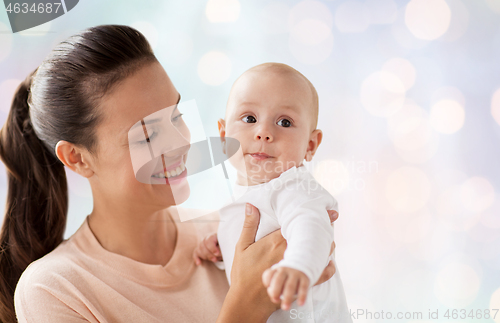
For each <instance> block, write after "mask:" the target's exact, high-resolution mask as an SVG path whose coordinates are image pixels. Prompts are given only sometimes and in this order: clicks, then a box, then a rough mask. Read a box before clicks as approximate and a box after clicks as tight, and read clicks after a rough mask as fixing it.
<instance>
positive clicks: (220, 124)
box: [217, 119, 226, 138]
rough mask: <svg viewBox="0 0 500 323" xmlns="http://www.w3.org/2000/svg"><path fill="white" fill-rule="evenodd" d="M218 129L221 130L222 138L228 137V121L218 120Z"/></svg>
mask: <svg viewBox="0 0 500 323" xmlns="http://www.w3.org/2000/svg"><path fill="white" fill-rule="evenodd" d="M217 127H218V128H219V135H220V137H221V138H224V137H225V136H226V121H225V120H224V119H219V120H217Z"/></svg>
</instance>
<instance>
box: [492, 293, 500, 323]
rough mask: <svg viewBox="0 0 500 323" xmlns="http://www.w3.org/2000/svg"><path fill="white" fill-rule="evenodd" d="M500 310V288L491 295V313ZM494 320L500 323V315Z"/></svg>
mask: <svg viewBox="0 0 500 323" xmlns="http://www.w3.org/2000/svg"><path fill="white" fill-rule="evenodd" d="M499 308H500V288H498V289H497V290H496V291H494V292H493V294H491V298H490V313H495V312H497V311H496V310H497V309H499ZM494 310H495V311H494ZM492 316H493V315H492ZM494 320H495V322H496V323H500V315H496V316H495V319H494Z"/></svg>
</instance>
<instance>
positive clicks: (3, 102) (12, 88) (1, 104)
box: [0, 34, 22, 114]
mask: <svg viewBox="0 0 500 323" xmlns="http://www.w3.org/2000/svg"><path fill="white" fill-rule="evenodd" d="M1 38H2V35H1V34H0V40H1ZM21 82H22V81H21V80H15V79H9V80H5V81H3V82H2V83H0V110H1V111H3V112H5V113H7V114H8V113H9V112H10V105H11V103H12V99H14V94H15V92H16V89H17V87H18V86H19V84H21Z"/></svg>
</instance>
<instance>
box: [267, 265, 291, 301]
mask: <svg viewBox="0 0 500 323" xmlns="http://www.w3.org/2000/svg"><path fill="white" fill-rule="evenodd" d="M285 280H286V273H284V272H282V271H280V270H279V269H278V270H277V271H276V273H275V274H274V275H273V277H272V279H271V284H270V285H269V287H268V288H267V294H268V295H269V298H271V301H272V302H273V303H276V304H279V303H280V301H281V300H280V296H281V292H282V291H283V286H284V284H285Z"/></svg>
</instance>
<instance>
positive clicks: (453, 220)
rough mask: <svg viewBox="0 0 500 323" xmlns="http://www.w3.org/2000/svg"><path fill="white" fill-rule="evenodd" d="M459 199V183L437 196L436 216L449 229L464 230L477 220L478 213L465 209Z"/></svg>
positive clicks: (460, 190)
mask: <svg viewBox="0 0 500 323" xmlns="http://www.w3.org/2000/svg"><path fill="white" fill-rule="evenodd" d="M461 199H462V186H461V185H460V186H459V185H454V186H451V187H449V188H447V189H446V190H444V191H442V192H441V193H440V194H439V195H438V197H437V201H436V216H437V217H438V218H439V220H440V221H441V222H442V223H443V224H444V225H445V226H446V227H447V228H448V229H449V230H453V231H466V230H469V229H471V228H472V227H473V226H474V225H476V223H477V222H478V220H479V214H478V213H474V212H471V211H469V210H468V209H466V208H465V207H464V205H463V203H461Z"/></svg>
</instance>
